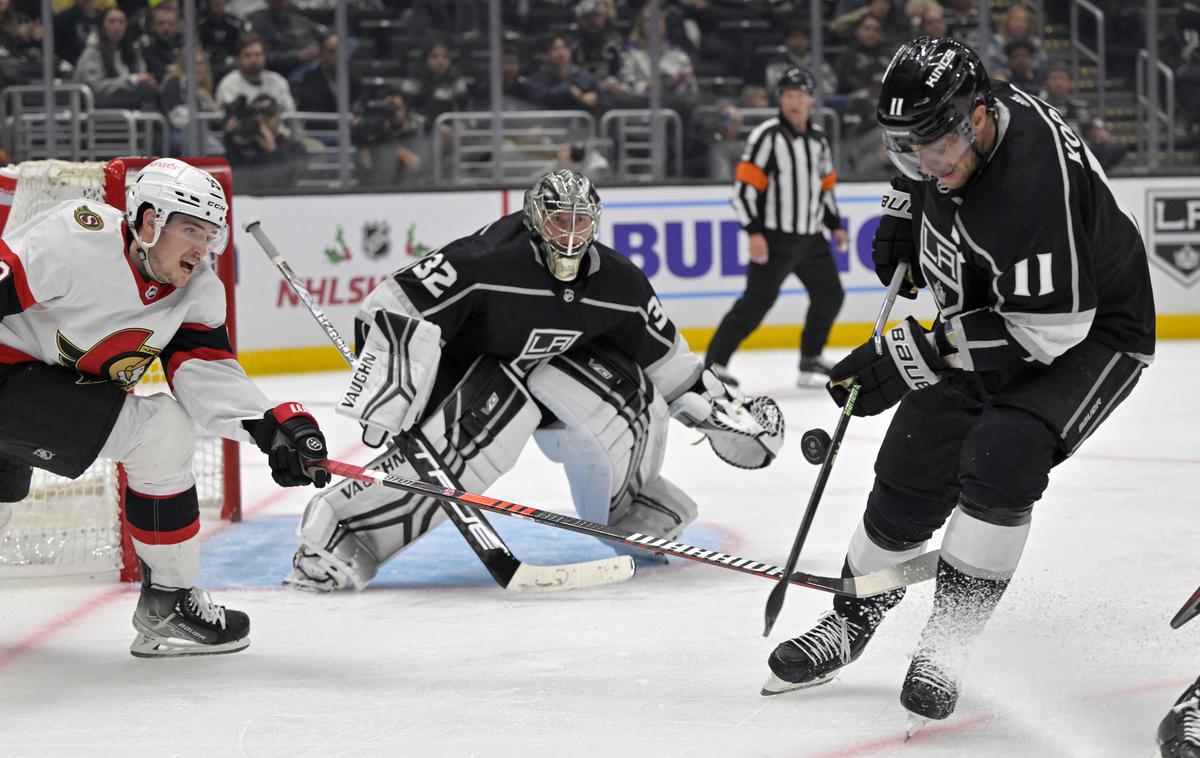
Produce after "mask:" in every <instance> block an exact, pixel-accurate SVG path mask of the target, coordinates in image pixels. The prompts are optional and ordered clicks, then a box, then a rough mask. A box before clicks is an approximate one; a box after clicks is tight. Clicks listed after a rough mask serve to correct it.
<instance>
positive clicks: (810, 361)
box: [796, 355, 833, 387]
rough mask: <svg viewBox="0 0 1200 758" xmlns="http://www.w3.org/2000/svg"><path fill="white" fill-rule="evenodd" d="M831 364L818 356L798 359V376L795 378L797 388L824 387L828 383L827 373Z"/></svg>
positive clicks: (831, 368) (830, 369) (830, 368)
mask: <svg viewBox="0 0 1200 758" xmlns="http://www.w3.org/2000/svg"><path fill="white" fill-rule="evenodd" d="M832 370H833V364H832V363H829V362H828V361H826V360H825V359H824V358H822V357H821V356H819V355H814V356H809V357H805V358H801V359H800V375H799V376H798V377H797V378H796V386H797V387H824V386H825V382H827V381H829V372H830V371H832Z"/></svg>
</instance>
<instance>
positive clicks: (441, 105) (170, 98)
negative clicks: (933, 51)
mask: <svg viewBox="0 0 1200 758" xmlns="http://www.w3.org/2000/svg"><path fill="white" fill-rule="evenodd" d="M818 1H819V2H822V11H823V14H824V18H825V19H826V21H827V23H826V25H825V28H824V29H823V43H824V50H825V55H824V59H823V60H820V61H817V60H814V59H813V55H812V43H813V38H812V30H811V29H810V28H809V25H808V24H809V3H808V1H807V0H737V2H732V1H731V0H661V3H660V5H661V8H662V13H661V14H660V23H659V29H658V30H657V31H658V33H659V34H660V35H661V45H660V50H659V54H660V58H659V65H658V67H657V73H656V71H655V69H654V67H653V66H652V65H651V44H650V42H651V35H652V32H654V31H655V30H653V29H652V28H651V24H652V20H651V14H650V7H649V3H648V2H646V0H506V1H505V2H503V3H502V4H501V8H502V20H503V23H504V29H503V35H502V39H503V42H504V51H503V57H502V65H501V86H502V100H503V104H504V108H505V109H506V110H572V111H586V112H587V113H589V114H591V115H593V116H594V117H596V118H599V117H600V116H602V115H603V114H604V113H607V112H609V111H611V110H613V109H639V108H646V107H648V106H649V103H650V96H651V90H652V84H653V77H655V76H656V75H657V77H658V82H659V84H660V85H661V87H660V91H661V98H662V104H663V106H664V107H666V108H670V109H671V110H673V111H675V112H676V113H678V114H679V116H680V123H681V124H682V126H683V131H684V135H683V144H684V149H683V150H682V153H683V158H684V160H682V161H681V163H682V165H683V173H684V174H685V175H686V176H688V177H696V178H712V179H727V178H729V177H730V176H731V174H732V170H733V166H734V164H735V163H736V160H737V157H738V154H739V152H740V149H741V144H742V141H743V140H744V138H745V136H746V132H747V131H748V130H749V128H750V127H752V126H753V124H754V123H757V122H758V121H760V120H761V119H762V118H763V116H764V114H763V113H762V111H761V109H769V108H772V107H773V103H774V95H773V92H774V83H775V81H777V80H778V78H779V76H780V75H781V74H782V72H783V71H784V70H786V69H787V68H788V67H789V66H796V65H798V66H803V67H805V68H807V69H809V70H810V71H812V73H813V74H814V75H815V76H816V77H817V80H818V83H819V84H818V86H819V89H820V94H821V96H822V101H823V105H824V106H826V107H827V108H829V109H831V111H832V113H833V114H834V117H835V118H836V119H837V120H838V122H839V128H840V132H841V138H842V144H841V153H842V159H843V161H844V171H845V172H846V173H848V174H851V175H855V174H857V175H879V174H880V173H881V172H885V171H887V169H888V166H887V164H886V159H885V158H884V157H883V154H882V151H881V150H880V149H879V140H878V133H877V131H876V128H875V126H874V108H875V101H876V98H877V96H878V92H879V87H880V82H881V80H882V76H883V72H884V70H885V69H886V67H887V65H888V62H889V60H890V58H891V55H892V53H893V52H894V51H895V50H896V48H897V47H898V46H899V45H900V44H901V43H903V42H904V41H906V40H908V39H911V38H912V37H914V36H916V35H919V34H929V35H932V36H947V35H948V36H953V37H956V38H959V39H961V40H963V41H964V42H966V43H968V44H970V45H972V46H973V47H974V48H975V49H976V50H978V51H980V53H981V56H982V57H983V58H984V61H985V63H986V65H987V66H988V70H989V72H990V73H991V74H992V75H993V76H994V77H996V78H998V79H1007V80H1008V81H1010V82H1012V83H1013V84H1015V85H1017V86H1019V87H1021V88H1023V89H1025V90H1027V91H1029V92H1032V93H1036V94H1040V95H1041V97H1043V98H1046V99H1047V100H1048V101H1049V102H1051V104H1053V105H1054V106H1055V107H1057V108H1060V109H1061V110H1062V111H1063V113H1064V115H1065V116H1066V118H1067V119H1068V120H1069V121H1070V122H1071V123H1072V124H1074V125H1075V126H1076V128H1077V130H1078V131H1079V132H1080V134H1081V135H1082V136H1083V137H1084V138H1085V139H1086V140H1087V141H1088V142H1089V144H1090V145H1091V146H1092V148H1093V150H1094V151H1095V152H1096V154H1097V157H1098V158H1099V159H1100V161H1101V162H1102V163H1103V164H1104V165H1105V166H1107V167H1112V166H1116V165H1118V164H1119V163H1120V162H1121V161H1122V160H1123V158H1124V156H1125V152H1126V146H1125V145H1124V144H1121V143H1119V142H1118V141H1117V139H1116V138H1114V136H1113V135H1112V133H1110V131H1109V130H1108V129H1107V128H1106V125H1105V123H1104V121H1103V120H1102V115H1103V114H1099V113H1094V112H1093V111H1092V109H1090V108H1089V107H1088V104H1087V103H1086V102H1085V101H1084V100H1082V99H1080V97H1079V96H1078V94H1077V93H1076V92H1075V90H1074V88H1073V82H1072V79H1071V73H1070V68H1069V67H1068V66H1066V65H1065V64H1064V61H1063V59H1064V57H1065V55H1064V54H1063V53H1061V52H1059V53H1057V55H1056V56H1052V55H1048V54H1047V51H1046V48H1045V44H1044V40H1043V32H1044V30H1045V29H1046V28H1047V27H1046V24H1047V23H1049V22H1051V21H1054V20H1055V19H1052V18H1043V17H1040V16H1039V15H1038V13H1035V12H1034V11H1033V10H1031V9H1030V7H1029V6H1027V5H1026V4H1025V3H1024V2H1021V0H1012V2H1007V1H1005V0H997V1H996V2H994V3H993V18H992V24H991V26H990V28H991V29H992V30H993V31H994V32H995V33H994V34H991V35H990V37H988V38H986V39H985V38H983V32H982V28H981V25H980V23H979V19H978V13H979V2H978V0H940V2H939V1H938V0H818ZM55 3H56V7H57V8H58V12H57V13H56V15H55V16H54V26H53V39H54V48H55V51H56V57H57V58H58V60H57V61H56V62H55V71H56V75H57V76H59V77H60V78H62V79H64V80H73V81H75V82H79V83H83V84H86V85H87V86H88V87H89V88H90V90H91V92H92V93H93V97H94V102H95V106H96V107H97V108H125V109H133V110H141V111H149V112H159V113H162V114H163V115H164V116H165V118H166V119H167V121H168V123H169V125H170V139H169V144H167V145H163V146H162V147H163V150H165V151H168V152H171V153H175V154H178V153H179V151H181V150H182V149H183V134H184V129H185V127H187V125H188V123H189V121H190V120H191V118H192V114H189V113H188V109H187V106H186V103H185V97H184V95H185V92H186V90H187V73H186V72H187V65H186V63H187V61H186V56H185V54H184V46H183V36H182V33H181V26H182V24H181V19H180V14H181V10H180V5H179V3H180V0H55ZM332 3H333V0H197V7H198V16H199V18H198V28H197V31H198V35H197V38H198V42H199V49H198V51H197V56H196V60H195V71H196V75H197V82H196V89H197V96H198V109H199V110H200V111H203V112H209V113H221V114H223V116H222V117H221V119H222V120H221V125H222V127H223V128H222V129H221V130H220V136H219V137H217V136H215V135H207V136H206V139H208V140H209V141H208V143H206V144H205V145H204V146H203V149H205V150H206V151H208V152H210V153H212V152H223V153H224V154H225V155H226V156H227V157H228V158H229V160H230V161H231V163H234V164H235V166H237V167H239V168H240V169H241V170H240V171H239V172H238V177H239V184H241V185H242V186H243V187H247V186H248V185H249V186H251V187H254V188H263V189H270V188H271V187H278V186H290V185H291V184H292V183H293V182H292V179H293V178H294V176H295V171H296V167H297V166H298V165H299V164H301V163H302V162H303V160H304V156H305V154H306V153H308V152H312V151H314V150H320V149H322V148H323V145H322V144H321V142H320V140H316V139H314V138H313V137H311V136H309V135H307V134H305V133H304V130H303V128H302V126H301V125H300V124H299V123H295V122H293V121H291V120H290V119H289V118H287V115H288V114H290V113H292V112H295V111H300V112H310V113H333V112H336V110H337V106H338V102H337V97H336V95H335V92H336V86H337V74H338V71H337V53H338V47H339V44H343V41H341V40H339V39H338V38H337V36H335V35H334V34H332V33H331V25H332V18H333V10H332V8H333V4H332ZM1044 5H1045V4H1039V5H1038V6H1037V7H1039V8H1041V7H1043V6H1044ZM1183 5H1184V6H1185V7H1188V8H1192V10H1193V11H1194V10H1195V9H1194V4H1193V3H1192V2H1190V0H1188V1H1186V2H1183ZM349 8H350V13H351V19H352V21H353V23H352V26H351V35H350V38H349V39H347V40H345V41H344V44H346V45H347V48H348V51H349V54H350V61H351V72H350V73H351V74H352V75H351V76H350V77H349V81H350V93H349V94H350V102H351V106H352V114H353V116H352V130H351V135H352V141H353V144H354V148H355V152H354V160H355V172H356V176H357V178H358V179H359V180H360V181H361V182H362V183H364V184H371V185H389V186H406V185H413V184H419V183H423V182H426V181H429V180H430V179H431V177H430V171H431V166H432V164H433V160H432V157H433V156H432V155H431V153H432V150H433V147H432V143H433V140H432V134H433V130H434V129H435V128H438V127H437V124H438V117H439V116H441V115H442V114H444V113H449V112H461V111H473V110H489V109H490V105H491V93H490V91H489V85H490V76H489V72H488V70H487V64H488V52H489V51H488V34H487V22H488V12H487V11H488V4H487V2H486V0H349ZM1197 17H1200V13H1197ZM364 20H366V21H375V22H380V21H382V22H384V23H375V24H373V25H372V24H368V23H363V22H364ZM1197 26H1198V27H1200V24H1197ZM42 34H43V29H42V25H41V23H40V0H0V86H7V85H11V84H21V83H28V82H30V81H34V80H36V79H39V78H40V76H41V39H42ZM1193 34H1194V32H1193ZM1180 39H1181V41H1180V43H1179V45H1178V46H1177V47H1176V48H1175V49H1174V51H1173V52H1174V55H1175V60H1174V61H1173V65H1175V66H1176V67H1178V68H1179V69H1180V74H1179V76H1180V79H1181V80H1184V81H1191V82H1193V83H1195V85H1196V86H1192V87H1191V90H1190V93H1191V96H1190V97H1181V102H1180V110H1181V112H1182V113H1183V114H1184V124H1183V129H1184V131H1185V132H1186V131H1188V130H1191V132H1192V133H1196V132H1200V127H1197V126H1196V124H1197V117H1198V114H1200V95H1196V93H1197V92H1200V54H1198V52H1197V51H1198V50H1200V39H1198V38H1196V37H1195V36H1193V37H1192V38H1191V42H1190V43H1189V42H1188V41H1187V39H1186V38H1185V37H1182V36H1181V37H1180ZM1189 77H1190V78H1189ZM747 110H749V111H750V112H751V113H753V115H754V118H753V119H752V118H750V116H749V115H747V114H746V113H744V111H747ZM442 128H445V127H444V126H443V127H442ZM1198 136H1200V135H1198ZM593 149H595V146H593V145H579V144H566V145H560V146H557V148H556V151H557V152H556V154H555V155H554V156H553V157H552V160H553V161H557V162H559V163H560V164H566V163H574V164H580V163H583V164H586V165H588V166H589V167H590V168H592V169H594V170H597V171H603V169H604V166H605V163H606V162H605V160H604V157H603V156H602V155H588V153H589V152H591V151H592V150H593Z"/></svg>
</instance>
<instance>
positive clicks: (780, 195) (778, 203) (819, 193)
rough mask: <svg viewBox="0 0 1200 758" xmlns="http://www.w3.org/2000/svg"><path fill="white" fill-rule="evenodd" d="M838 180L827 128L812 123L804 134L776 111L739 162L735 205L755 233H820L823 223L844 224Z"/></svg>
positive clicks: (749, 142) (832, 226) (756, 131)
mask: <svg viewBox="0 0 1200 758" xmlns="http://www.w3.org/2000/svg"><path fill="white" fill-rule="evenodd" d="M836 184H837V173H836V172H835V171H834V170H833V150H832V148H830V146H829V140H828V139H827V138H826V137H825V132H824V130H822V129H821V128H820V127H817V126H815V125H814V124H812V123H811V122H810V123H809V124H808V128H807V130H806V131H805V132H804V133H799V132H796V131H795V130H794V129H792V126H791V124H789V123H788V122H787V120H786V119H783V118H781V117H779V116H774V117H772V118H769V119H767V120H766V121H764V122H762V123H761V124H759V125H758V127H757V128H755V129H754V131H752V132H751V133H750V138H749V139H748V140H747V142H746V151H745V152H744V153H743V154H742V160H741V161H740V162H739V163H738V165H737V174H736V181H735V183H734V197H733V207H734V210H735V211H737V215H738V220H739V221H740V222H741V224H742V228H743V229H745V230H746V231H747V232H750V233H751V234H758V233H761V232H763V231H764V230H771V231H776V232H787V233H791V234H820V233H821V228H822V226H824V227H825V228H827V229H831V230H832V229H840V228H841V226H842V218H841V215H840V214H839V213H838V208H837V201H836V200H835V199H834V197H833V188H834V186H835V185H836Z"/></svg>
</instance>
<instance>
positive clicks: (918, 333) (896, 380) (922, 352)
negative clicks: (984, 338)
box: [826, 316, 950, 416]
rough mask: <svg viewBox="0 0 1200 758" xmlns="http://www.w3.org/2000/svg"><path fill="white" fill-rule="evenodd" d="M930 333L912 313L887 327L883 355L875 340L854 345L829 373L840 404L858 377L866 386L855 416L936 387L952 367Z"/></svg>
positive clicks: (831, 390) (873, 412) (830, 387)
mask: <svg viewBox="0 0 1200 758" xmlns="http://www.w3.org/2000/svg"><path fill="white" fill-rule="evenodd" d="M927 334H928V332H926V331H925V327H923V326H921V325H920V324H919V323H917V320H916V319H914V318H913V317H912V316H909V317H908V318H906V319H905V320H904V321H901V322H900V323H899V324H896V325H895V326H894V327H892V328H891V329H889V330H887V332H886V333H885V334H884V337H883V340H882V342H883V355H877V354H876V353H875V344H874V342H867V343H866V344H864V345H859V346H858V347H856V348H854V350H853V351H852V352H851V353H850V355H848V356H846V357H845V358H843V359H842V360H840V361H838V363H837V364H836V365H835V366H834V367H833V370H832V371H830V372H829V383H828V384H827V385H826V388H827V389H828V390H829V394H830V395H832V396H833V401H834V402H835V403H837V404H838V405H839V406H844V405H845V404H846V400H847V398H849V397H850V387H851V385H853V384H854V383H855V378H856V377H857V381H858V383H859V384H861V385H862V389H860V390H859V392H858V400H856V401H855V403H854V410H853V411H852V413H853V415H855V416H874V415H876V414H877V413H882V412H883V411H886V410H887V409H888V408H891V407H892V406H893V405H895V404H896V403H898V402H900V399H901V398H903V397H904V396H905V395H907V394H908V392H909V390H919V389H924V388H925V387H932V386H933V385H935V384H937V383H938V382H939V381H941V377H939V376H938V373H939V372H942V371H946V370H947V369H949V368H950V366H949V364H947V363H946V361H945V360H943V359H942V357H941V356H940V355H938V351H937V348H936V347H934V346H933V345H932V344H931V343H930V341H929V339H928V338H927V337H926V335H927Z"/></svg>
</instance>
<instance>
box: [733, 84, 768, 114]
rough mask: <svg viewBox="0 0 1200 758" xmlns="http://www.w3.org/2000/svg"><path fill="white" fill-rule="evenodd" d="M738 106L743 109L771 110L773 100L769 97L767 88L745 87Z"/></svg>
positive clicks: (756, 85) (752, 85) (751, 85)
mask: <svg viewBox="0 0 1200 758" xmlns="http://www.w3.org/2000/svg"><path fill="white" fill-rule="evenodd" d="M738 105H739V106H741V107H742V108H770V107H771V100H770V98H769V97H767V88H766V87H762V86H760V85H758V84H747V85H745V86H743V87H742V94H741V97H739V98H738Z"/></svg>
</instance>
